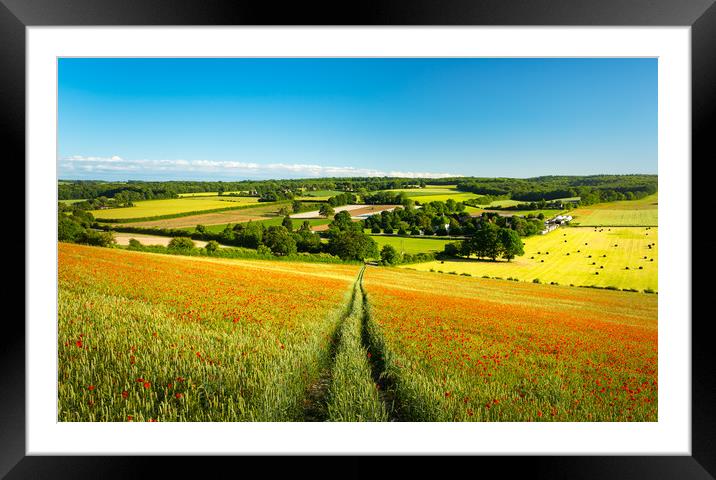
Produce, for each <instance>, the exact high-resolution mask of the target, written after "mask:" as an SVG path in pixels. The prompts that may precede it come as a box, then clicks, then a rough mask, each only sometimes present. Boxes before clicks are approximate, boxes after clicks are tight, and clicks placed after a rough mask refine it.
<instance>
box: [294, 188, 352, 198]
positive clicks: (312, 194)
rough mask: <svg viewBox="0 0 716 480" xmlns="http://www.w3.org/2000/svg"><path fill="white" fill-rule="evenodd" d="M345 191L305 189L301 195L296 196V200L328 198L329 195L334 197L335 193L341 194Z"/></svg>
mask: <svg viewBox="0 0 716 480" xmlns="http://www.w3.org/2000/svg"><path fill="white" fill-rule="evenodd" d="M343 193H346V192H341V191H339V190H313V191H305V192H303V195H301V196H298V197H296V200H319V201H320V200H328V199H329V198H331V197H335V196H336V195H341V194H343Z"/></svg>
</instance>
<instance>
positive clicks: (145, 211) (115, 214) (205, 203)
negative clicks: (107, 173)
mask: <svg viewBox="0 0 716 480" xmlns="http://www.w3.org/2000/svg"><path fill="white" fill-rule="evenodd" d="M255 203H258V198H257V197H226V198H221V199H220V198H219V197H188V198H171V199H165V200H140V201H137V202H135V203H134V206H133V207H126V208H108V209H106V210H92V215H94V217H95V218H97V219H99V220H102V219H104V218H117V219H132V218H145V217H158V216H161V215H176V214H181V213H184V212H200V211H202V210H215V209H218V208H232V207H237V206H240V205H250V204H255Z"/></svg>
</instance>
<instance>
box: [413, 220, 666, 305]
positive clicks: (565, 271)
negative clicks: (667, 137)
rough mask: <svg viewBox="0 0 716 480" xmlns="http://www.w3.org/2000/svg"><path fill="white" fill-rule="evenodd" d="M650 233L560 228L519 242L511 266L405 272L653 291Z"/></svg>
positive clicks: (426, 266)
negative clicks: (519, 253)
mask: <svg viewBox="0 0 716 480" xmlns="http://www.w3.org/2000/svg"><path fill="white" fill-rule="evenodd" d="M658 238H659V233H658V228H656V227H596V228H595V227H589V228H588V227H579V228H575V227H560V228H557V229H556V230H554V231H552V232H550V233H547V234H545V235H534V236H531V237H526V238H524V239H523V242H524V250H525V254H524V255H522V256H519V257H516V258H515V259H513V260H512V261H511V262H507V261H506V260H498V261H495V262H493V261H490V260H477V259H475V258H471V259H465V258H460V259H451V260H445V261H439V260H437V261H433V262H426V263H420V264H414V265H408V266H407V267H406V268H411V269H417V270H424V271H430V270H433V271H435V272H443V273H456V274H470V275H472V276H476V277H482V276H488V277H500V278H504V279H508V278H512V279H518V280H522V281H527V282H532V281H534V280H535V279H538V280H539V281H540V282H542V283H551V282H556V283H559V284H561V285H570V284H573V285H576V286H592V285H594V286H598V287H614V288H619V289H635V290H640V291H641V290H647V289H648V290H653V291H657V290H658V244H659V241H658Z"/></svg>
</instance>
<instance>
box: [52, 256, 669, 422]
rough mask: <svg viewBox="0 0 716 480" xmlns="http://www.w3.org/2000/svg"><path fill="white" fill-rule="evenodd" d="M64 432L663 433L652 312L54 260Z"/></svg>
mask: <svg viewBox="0 0 716 480" xmlns="http://www.w3.org/2000/svg"><path fill="white" fill-rule="evenodd" d="M58 249H59V259H58V260H59V297H58V320H59V324H58V355H59V358H58V365H59V366H58V420H59V421H170V422H173V421H340V422H345V421H416V422H418V421H520V422H522V421H560V422H565V421H568V422H571V421H618V422H621V421H656V420H657V400H658V380H657V378H658V375H657V373H658V372H657V307H658V305H657V303H658V302H657V298H658V297H657V296H656V295H646V294H641V293H632V292H619V291H609V290H594V289H584V288H576V287H565V286H556V285H537V284H530V283H525V282H511V281H504V280H494V279H481V278H468V277H460V276H452V275H441V274H439V273H431V272H418V271H409V270H405V269H400V268H382V267H367V268H365V267H363V268H361V267H359V266H356V265H340V264H338V265H323V264H320V265H317V264H310V263H291V262H271V261H260V260H228V259H227V260H224V259H212V258H193V257H192V258H189V257H182V256H173V255H159V254H151V253H145V252H132V251H127V250H123V249H117V248H114V249H113V248H96V247H88V246H80V245H75V244H65V243H59V244H58Z"/></svg>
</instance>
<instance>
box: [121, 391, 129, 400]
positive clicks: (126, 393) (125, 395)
mask: <svg viewBox="0 0 716 480" xmlns="http://www.w3.org/2000/svg"><path fill="white" fill-rule="evenodd" d="M128 396H129V392H128V391H126V390H122V398H127V397H128Z"/></svg>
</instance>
